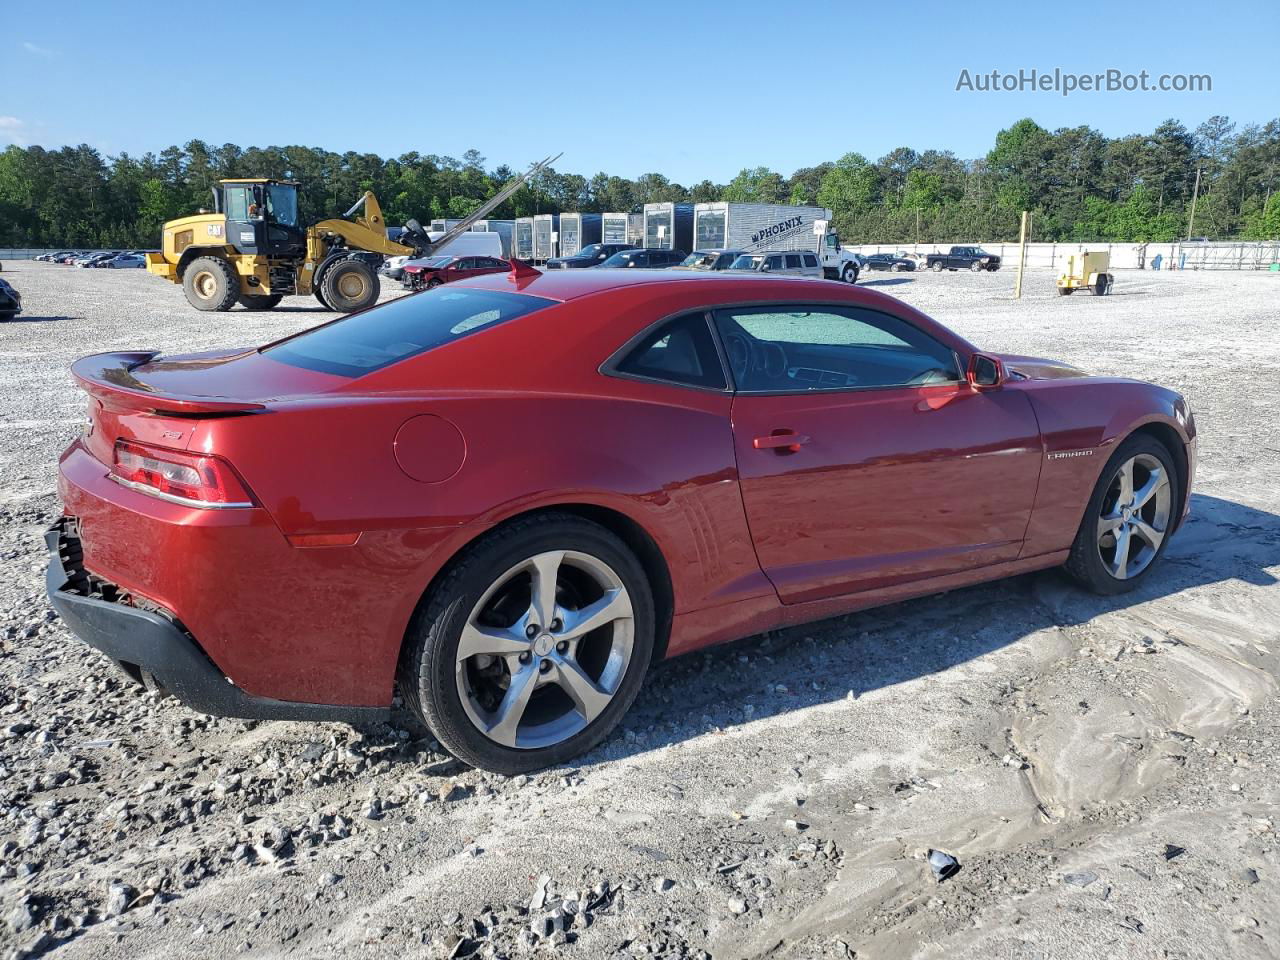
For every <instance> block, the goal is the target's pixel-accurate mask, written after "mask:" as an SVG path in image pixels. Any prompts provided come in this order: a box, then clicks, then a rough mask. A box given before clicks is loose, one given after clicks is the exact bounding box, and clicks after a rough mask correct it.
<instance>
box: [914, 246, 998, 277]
mask: <svg viewBox="0 0 1280 960" xmlns="http://www.w3.org/2000/svg"><path fill="white" fill-rule="evenodd" d="M925 265H926V266H927V267H928V268H929V269H930V270H933V271H934V272H941V271H943V270H972V271H973V272H974V273H977V272H979V271H981V270H999V269H1000V258H999V257H997V256H996V255H995V254H994V253H987V251H985V250H983V249H982V248H981V247H952V248H951V252H950V253H931V254H929V256H927V257H925Z"/></svg>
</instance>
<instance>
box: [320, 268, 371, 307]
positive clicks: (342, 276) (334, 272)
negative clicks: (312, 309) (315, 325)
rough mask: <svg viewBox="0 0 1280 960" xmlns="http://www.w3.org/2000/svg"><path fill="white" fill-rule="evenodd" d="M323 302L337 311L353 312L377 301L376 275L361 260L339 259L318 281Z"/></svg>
mask: <svg viewBox="0 0 1280 960" xmlns="http://www.w3.org/2000/svg"><path fill="white" fill-rule="evenodd" d="M320 288H321V290H323V291H324V299H325V302H327V303H328V304H329V306H330V307H331V308H332V309H334V310H337V311H338V312H339V313H354V312H355V311H357V310H363V309H365V308H366V307H371V306H373V305H374V304H375V303H377V302H378V293H379V290H380V285H379V283H378V275H377V274H376V273H374V272H373V268H371V267H370V266H369V264H367V263H365V262H364V261H363V260H339V261H338V262H337V263H335V264H334V265H333V266H331V267H330V268H329V269H328V270H326V271H325V272H324V279H323V280H322V281H321V283H320Z"/></svg>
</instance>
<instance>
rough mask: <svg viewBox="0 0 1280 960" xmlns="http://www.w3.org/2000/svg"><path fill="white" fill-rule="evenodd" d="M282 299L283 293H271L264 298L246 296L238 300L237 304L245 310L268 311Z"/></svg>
mask: <svg viewBox="0 0 1280 960" xmlns="http://www.w3.org/2000/svg"><path fill="white" fill-rule="evenodd" d="M283 299H284V294H283V293H273V294H271V295H270V296H266V297H251V296H248V295H247V294H246V295H245V296H243V297H240V298H239V302H240V306H242V307H244V308H245V309H246V310H270V309H271V308H272V307H274V306H276V305H277V304H278V303H279V302H280V301H281V300H283Z"/></svg>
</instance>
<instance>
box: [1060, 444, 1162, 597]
mask: <svg viewBox="0 0 1280 960" xmlns="http://www.w3.org/2000/svg"><path fill="white" fill-rule="evenodd" d="M1181 503H1182V491H1181V490H1180V489H1179V487H1178V474H1177V471H1176V470H1175V469H1174V464H1173V455H1172V454H1171V453H1170V452H1169V448H1168V447H1166V446H1165V445H1164V444H1163V443H1161V442H1160V441H1159V440H1156V439H1155V438H1154V437H1151V436H1148V435H1146V434H1136V435H1134V436H1131V437H1129V439H1127V440H1125V441H1124V443H1122V444H1120V447H1119V448H1118V449H1117V450H1116V452H1115V453H1113V454H1112V455H1111V458H1110V459H1109V460H1107V464H1106V466H1105V467H1103V469H1102V474H1101V476H1100V477H1099V478H1098V483H1097V486H1095V487H1094V490H1093V495H1092V496H1091V497H1090V498H1089V505H1088V506H1087V507H1085V511H1084V519H1083V520H1082V521H1081V522H1080V529H1079V530H1078V531H1077V532H1076V539H1075V542H1074V543H1073V544H1072V545H1071V555H1070V556H1069V557H1068V558H1067V563H1066V569H1067V572H1068V573H1069V574H1071V576H1072V577H1074V578H1075V579H1076V581H1077V582H1079V583H1080V584H1081V585H1082V586H1084V587H1086V588H1088V589H1089V590H1091V591H1092V592H1094V593H1099V594H1103V595H1104V596H1110V595H1113V594H1117V593H1127V592H1128V591H1130V590H1133V589H1134V588H1135V587H1137V586H1138V585H1139V584H1140V583H1142V581H1143V580H1145V579H1146V577H1147V576H1148V575H1149V574H1150V572H1151V570H1152V568H1153V567H1155V565H1156V561H1158V560H1159V559H1160V557H1161V556H1163V555H1164V550H1165V547H1166V546H1168V543H1169V535H1170V534H1171V533H1172V532H1173V529H1174V527H1175V526H1176V525H1177V512H1178V509H1179V506H1180V504H1181Z"/></svg>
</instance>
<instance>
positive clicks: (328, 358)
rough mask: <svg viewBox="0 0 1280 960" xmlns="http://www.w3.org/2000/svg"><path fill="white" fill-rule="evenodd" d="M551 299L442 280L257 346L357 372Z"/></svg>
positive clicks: (280, 356) (313, 365)
mask: <svg viewBox="0 0 1280 960" xmlns="http://www.w3.org/2000/svg"><path fill="white" fill-rule="evenodd" d="M555 303H556V301H554V300H548V299H546V298H544V297H531V296H528V295H526V294H521V293H503V292H500V291H495V290H472V289H468V288H459V287H452V286H450V287H443V286H442V287H436V288H435V289H433V290H426V291H423V292H422V293H416V294H413V295H412V296H408V297H401V298H400V299H399V300H393V301H391V302H390V303H384V304H381V305H379V306H376V307H372V308H370V309H368V310H365V311H362V312H360V313H353V314H351V315H350V316H346V317H342V318H340V319H338V320H334V321H333V322H331V323H326V324H324V325H323V326H320V327H315V328H314V329H312V330H307V331H304V332H303V333H300V334H298V335H296V336H293V337H290V338H289V339H288V340H281V341H279V342H277V343H273V344H270V345H268V346H266V347H263V348H262V351H261V352H262V353H264V354H266V355H267V356H269V357H270V358H271V359H272V360H278V361H279V362H280V363H287V364H289V365H290V366H294V367H302V368H303V369H306V370H316V371H319V372H321V373H332V374H336V375H337V376H340V377H359V376H363V375H364V374H366V373H372V372H373V371H375V370H381V369H382V368H383V367H386V366H390V365H391V364H393V363H398V362H399V361H401V360H405V359H408V358H409V357H413V356H417V355H418V354H420V353H425V352H426V351H428V350H432V349H434V348H436V347H440V346H443V345H445V344H447V343H452V342H453V341H455V340H460V339H461V338H463V337H466V336H470V335H472V334H475V333H479V332H481V331H483V330H488V329H491V328H493V327H496V326H498V325H499V324H502V323H506V322H508V321H510V320H514V319H516V318H517V317H521V316H524V315H525V314H528V313H532V312H533V311H535V310H541V309H543V308H544V307H550V306H554V305H555Z"/></svg>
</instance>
